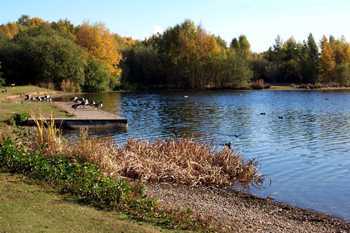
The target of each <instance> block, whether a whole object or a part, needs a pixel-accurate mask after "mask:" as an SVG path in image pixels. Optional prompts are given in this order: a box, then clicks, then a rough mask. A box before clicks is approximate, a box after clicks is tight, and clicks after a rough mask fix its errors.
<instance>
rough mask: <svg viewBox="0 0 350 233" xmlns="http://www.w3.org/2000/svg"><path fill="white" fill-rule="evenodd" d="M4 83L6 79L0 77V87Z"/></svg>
mask: <svg viewBox="0 0 350 233" xmlns="http://www.w3.org/2000/svg"><path fill="white" fill-rule="evenodd" d="M0 77H1V72H0ZM5 85H6V80H5V79H4V78H0V87H3V86H5Z"/></svg>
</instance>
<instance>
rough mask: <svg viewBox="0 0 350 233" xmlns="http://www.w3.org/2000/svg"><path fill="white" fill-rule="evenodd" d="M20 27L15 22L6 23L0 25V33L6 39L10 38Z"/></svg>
mask: <svg viewBox="0 0 350 233" xmlns="http://www.w3.org/2000/svg"><path fill="white" fill-rule="evenodd" d="M19 30H20V28H19V27H18V24H16V23H8V24H3V25H0V33H1V34H3V35H4V36H6V37H7V38H8V39H12V38H13V37H14V36H15V35H16V34H17V33H18V32H19Z"/></svg>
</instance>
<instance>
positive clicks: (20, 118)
mask: <svg viewBox="0 0 350 233" xmlns="http://www.w3.org/2000/svg"><path fill="white" fill-rule="evenodd" d="M29 117H30V115H29V113H27V112H22V113H16V114H14V115H13V116H12V117H11V118H10V119H9V123H10V124H12V125H21V124H23V123H24V122H25V121H26V120H28V118H29Z"/></svg>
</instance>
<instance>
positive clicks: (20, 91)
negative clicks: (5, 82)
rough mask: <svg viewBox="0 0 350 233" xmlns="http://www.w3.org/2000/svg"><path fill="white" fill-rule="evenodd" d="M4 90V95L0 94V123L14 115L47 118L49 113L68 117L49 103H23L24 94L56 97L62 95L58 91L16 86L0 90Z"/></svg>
mask: <svg viewBox="0 0 350 233" xmlns="http://www.w3.org/2000/svg"><path fill="white" fill-rule="evenodd" d="M3 89H6V90H7V92H6V93H0V121H5V120H7V119H9V118H10V117H11V116H12V115H13V114H14V113H21V112H27V113H33V114H36V115H40V114H42V115H43V116H49V115H51V113H52V114H53V115H54V116H57V117H66V116H68V115H67V113H66V112H64V111H61V110H60V109H57V108H56V107H55V106H53V105H51V104H50V103H38V102H24V101H23V98H24V95H25V94H31V95H46V94H47V95H57V94H63V93H61V92H58V91H54V90H49V89H45V88H40V87H36V86H17V87H6V88H1V89H0V90H3Z"/></svg>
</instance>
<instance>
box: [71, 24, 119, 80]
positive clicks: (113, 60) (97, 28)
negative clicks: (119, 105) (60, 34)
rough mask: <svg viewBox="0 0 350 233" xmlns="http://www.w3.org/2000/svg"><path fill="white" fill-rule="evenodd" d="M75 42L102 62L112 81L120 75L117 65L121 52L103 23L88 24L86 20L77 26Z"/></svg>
mask: <svg viewBox="0 0 350 233" xmlns="http://www.w3.org/2000/svg"><path fill="white" fill-rule="evenodd" d="M76 38H77V43H78V44H79V45H80V46H81V47H83V48H85V49H86V50H87V51H88V53H89V55H90V56H92V57H94V58H96V59H98V60H100V61H101V62H103V63H104V64H105V65H106V67H107V69H108V71H109V72H110V74H111V76H112V77H113V80H111V81H112V83H115V82H116V77H118V76H120V73H121V69H120V68H119V67H118V65H119V62H120V60H121V53H120V51H119V49H118V45H117V42H116V40H115V38H114V36H113V35H112V33H110V32H109V30H108V29H107V28H106V27H105V26H104V25H103V24H93V25H91V24H89V23H87V22H85V23H83V24H82V25H80V26H79V29H78V31H77V34H76Z"/></svg>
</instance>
